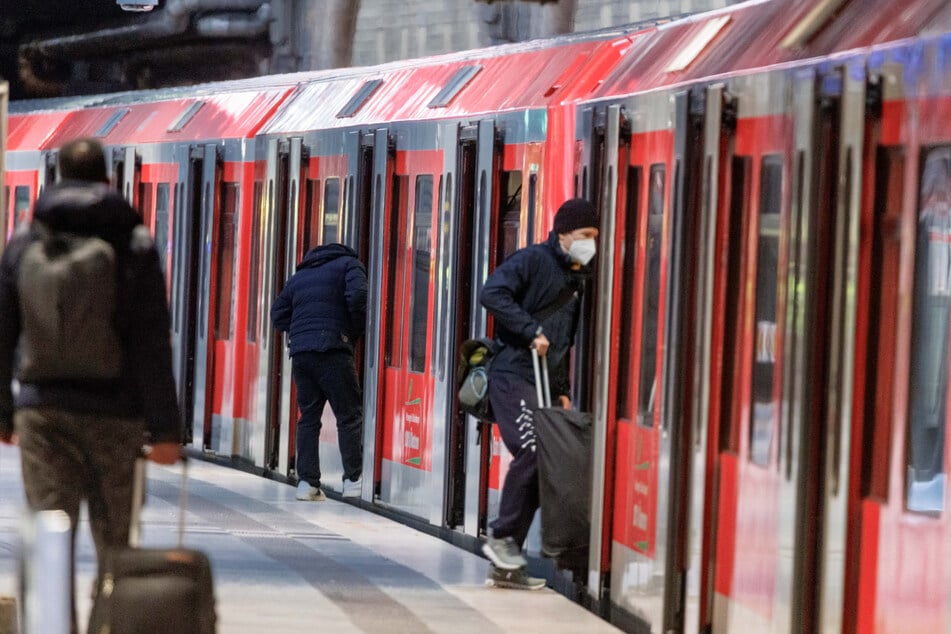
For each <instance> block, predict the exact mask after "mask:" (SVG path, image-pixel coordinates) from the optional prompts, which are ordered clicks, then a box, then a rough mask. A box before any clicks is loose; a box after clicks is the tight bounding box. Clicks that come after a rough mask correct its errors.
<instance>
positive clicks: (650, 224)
mask: <svg viewBox="0 0 951 634" xmlns="http://www.w3.org/2000/svg"><path fill="white" fill-rule="evenodd" d="M666 170H667V168H666V167H665V166H664V165H663V164H662V163H657V164H654V165H651V169H650V182H649V183H648V185H647V187H648V189H647V236H646V246H647V252H646V253H645V257H644V293H643V306H644V313H643V316H642V321H641V336H640V344H641V355H640V376H639V377H638V384H637V421H638V422H639V423H640V424H642V425H644V426H647V427H653V426H654V406H655V405H656V402H657V401H656V398H657V380H656V379H657V335H658V331H657V326H658V321H659V318H660V265H661V260H660V256H661V247H662V245H663V232H664V183H665V181H666Z"/></svg>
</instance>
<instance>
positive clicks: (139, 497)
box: [129, 453, 188, 548]
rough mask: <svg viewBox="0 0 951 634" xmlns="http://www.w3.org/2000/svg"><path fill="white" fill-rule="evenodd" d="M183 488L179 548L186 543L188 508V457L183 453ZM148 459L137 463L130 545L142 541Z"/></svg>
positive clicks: (180, 503) (179, 503) (133, 490)
mask: <svg viewBox="0 0 951 634" xmlns="http://www.w3.org/2000/svg"><path fill="white" fill-rule="evenodd" d="M181 463H182V486H181V488H180V489H179V491H178V547H179V548H182V546H183V545H184V542H185V511H186V509H187V507H188V456H187V455H185V454H184V453H182V459H181ZM147 464H148V458H146V457H145V456H144V455H142V456H139V458H137V459H136V461H135V472H134V475H133V478H132V512H131V514H130V521H129V545H130V546H133V547H137V546H139V544H140V543H141V540H142V519H141V514H142V504H143V503H144V502H145V468H146V465H147Z"/></svg>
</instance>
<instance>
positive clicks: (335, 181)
mask: <svg viewBox="0 0 951 634" xmlns="http://www.w3.org/2000/svg"><path fill="white" fill-rule="evenodd" d="M339 224H340V179H339V178H328V179H327V184H326V185H325V186H324V227H323V232H322V235H323V239H322V240H321V243H322V244H330V243H331V242H339V241H340V238H339V237H338V233H339V232H338V228H339Z"/></svg>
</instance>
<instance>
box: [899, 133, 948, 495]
mask: <svg viewBox="0 0 951 634" xmlns="http://www.w3.org/2000/svg"><path fill="white" fill-rule="evenodd" d="M921 159H922V160H921V163H920V164H921V165H922V166H923V168H922V170H921V179H920V182H919V198H918V230H917V232H916V244H915V285H914V288H915V290H914V299H913V308H912V315H913V326H912V334H911V358H910V368H911V372H910V376H909V382H908V436H907V442H906V447H905V454H906V464H907V469H906V474H907V476H906V477H907V481H906V489H905V492H906V495H905V498H906V504H907V507H908V510H910V511H919V512H925V513H929V512H930V513H938V512H941V511H943V510H944V491H945V466H944V454H945V429H946V424H945V416H946V415H947V405H948V336H949V334H951V333H949V332H948V318H949V310H948V309H949V306H951V304H949V301H951V146H943V147H934V148H929V149H926V150H924V151H923V153H922V157H921Z"/></svg>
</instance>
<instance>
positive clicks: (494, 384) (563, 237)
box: [479, 198, 598, 590]
mask: <svg viewBox="0 0 951 634" xmlns="http://www.w3.org/2000/svg"><path fill="white" fill-rule="evenodd" d="M597 237H598V216H597V213H596V212H595V208H594V205H592V204H591V203H590V202H588V201H587V200H583V199H580V198H574V199H571V200H568V201H566V202H565V203H564V204H562V205H561V207H559V208H558V212H557V213H556V214H555V220H554V226H553V230H552V232H551V233H550V234H549V236H548V240H546V241H545V242H542V243H539V244H534V245H532V246H529V247H526V248H524V249H521V250H519V251H516V252H515V253H513V254H512V256H511V257H509V258H508V259H506V260H505V261H504V262H502V264H500V265H499V266H498V267H497V268H496V269H495V270H494V271H493V272H492V274H491V275H489V278H488V279H487V280H486V282H485V286H484V287H483V288H482V293H481V295H480V298H479V299H480V301H481V303H482V305H483V306H485V308H486V309H487V310H488V311H489V312H490V313H491V314H492V316H493V317H494V319H495V335H496V338H497V339H498V340H500V341H501V342H502V343H503V344H504V346H503V347H502V349H501V350H500V351H499V352H498V353H496V355H495V358H494V359H493V360H492V366H491V369H490V371H489V401H490V402H491V404H492V410H493V412H495V416H496V422H497V423H498V426H499V432H500V433H501V434H502V441H503V442H504V443H505V446H506V448H508V450H509V452H510V453H511V454H512V463H511V465H510V466H509V470H508V473H507V474H506V476H505V482H504V483H503V485H502V499H501V501H500V503H499V516H498V517H497V518H496V519H495V520H494V521H493V522H492V523H491V526H490V527H491V535H490V537H489V538H488V540H487V541H486V543H485V544H484V545H483V547H482V550H483V552H484V553H485V554H486V556H487V557H488V558H489V559H490V560H491V561H492V568H491V569H490V571H489V582H490V583H491V584H493V585H496V586H500V587H509V588H526V589H532V590H534V589H538V588H542V587H544V585H545V581H544V580H543V579H536V578H533V577H529V576H528V575H527V574H526V573H525V564H526V561H525V558H524V557H523V556H522V553H521V549H522V544H523V543H524V542H525V537H526V536H527V535H528V529H529V528H530V526H531V524H532V518H534V516H535V511H536V510H538V501H539V497H538V496H539V494H538V467H537V463H536V458H535V445H536V440H535V427H534V423H533V412H534V410H535V409H537V408H538V407H540V406H541V404H540V403H538V402H537V399H538V397H537V396H536V394H537V393H536V390H535V372H534V369H533V364H532V355H531V350H532V348H535V349H536V350H537V351H538V354H539V355H540V356H547V359H548V368H549V383H550V388H551V394H552V395H553V396H557V397H558V400H559V402H560V404H561V406H562V407H565V408H568V407H570V406H571V401H570V399H569V396H568V395H569V393H570V384H569V380H568V370H569V361H570V352H571V346H572V344H573V343H574V339H575V331H576V330H577V327H578V313H579V308H580V305H581V301H580V297H581V292H582V290H583V286H584V280H585V279H586V278H587V277H588V276H589V275H590V266H589V264H590V262H591V259H592V258H593V257H594V254H595V252H596V245H595V239H596V238H597Z"/></svg>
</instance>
